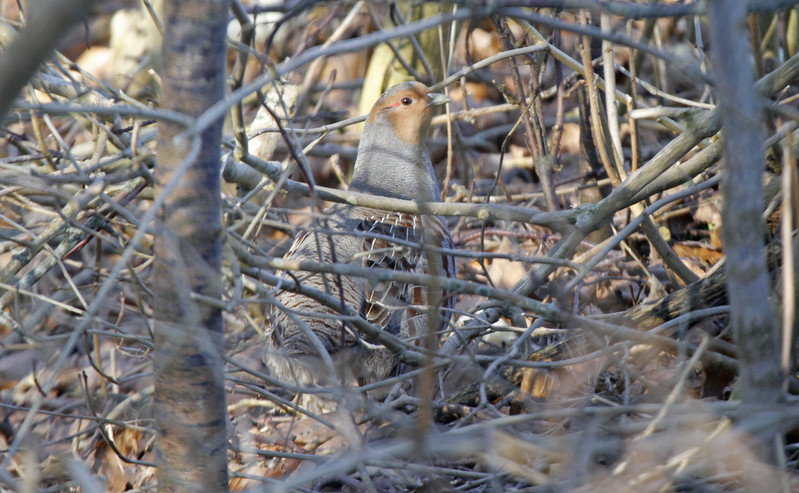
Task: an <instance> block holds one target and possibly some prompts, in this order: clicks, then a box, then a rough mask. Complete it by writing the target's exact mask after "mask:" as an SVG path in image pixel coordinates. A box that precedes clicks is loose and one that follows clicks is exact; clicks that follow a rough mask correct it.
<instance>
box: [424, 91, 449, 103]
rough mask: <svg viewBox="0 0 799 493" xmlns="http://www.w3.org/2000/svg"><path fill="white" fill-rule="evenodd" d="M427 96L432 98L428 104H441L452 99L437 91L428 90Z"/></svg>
mask: <svg viewBox="0 0 799 493" xmlns="http://www.w3.org/2000/svg"><path fill="white" fill-rule="evenodd" d="M427 97H428V98H430V102H429V103H427V106H441V105H442V104H447V103H449V102H450V101H451V100H450V99H449V97H447V96H446V95H444V94H441V93H437V92H428V93H427Z"/></svg>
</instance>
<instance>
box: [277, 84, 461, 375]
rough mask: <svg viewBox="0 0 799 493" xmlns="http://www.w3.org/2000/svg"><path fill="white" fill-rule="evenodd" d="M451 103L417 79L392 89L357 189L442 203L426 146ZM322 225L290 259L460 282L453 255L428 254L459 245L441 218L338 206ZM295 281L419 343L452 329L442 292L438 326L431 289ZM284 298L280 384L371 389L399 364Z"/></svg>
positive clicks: (367, 140) (360, 165)
mask: <svg viewBox="0 0 799 493" xmlns="http://www.w3.org/2000/svg"><path fill="white" fill-rule="evenodd" d="M446 102H447V98H446V97H444V96H443V95H441V94H435V93H431V92H430V91H429V90H428V88H427V87H426V86H425V85H424V84H421V83H418V82H405V83H401V84H398V85H395V86H393V87H392V88H390V89H388V90H387V91H386V92H385V93H384V94H383V95H382V96H381V97H380V99H379V100H378V101H377V102H376V103H375V105H374V107H373V108H372V110H371V111H370V112H369V116H368V118H367V120H366V124H365V127H364V130H363V134H362V136H361V141H360V144H359V146H358V157H357V159H356V161H355V166H354V170H353V176H352V182H351V184H350V188H349V189H350V190H353V191H358V192H366V193H370V194H374V195H380V196H385V197H395V198H399V199H406V200H410V199H416V200H420V201H425V202H433V201H438V200H440V199H439V197H440V192H439V188H438V184H437V183H436V178H435V174H434V172H433V166H432V164H431V162H430V156H429V154H428V152H427V149H426V147H425V144H424V140H425V138H426V135H427V132H428V129H429V127H430V121H431V118H432V114H433V107H434V106H437V105H441V104H444V103H446ZM320 223H321V226H322V229H324V230H326V231H318V230H317V231H314V230H313V228H308V229H306V230H303V231H301V232H300V233H299V234H298V235H297V237H296V239H295V241H294V244H293V245H292V247H291V248H290V250H289V251H288V253H287V254H286V255H285V257H284V258H286V259H289V260H312V261H317V262H319V261H321V262H326V263H331V262H337V263H341V264H349V265H355V266H360V267H369V268H383V269H394V270H398V271H406V272H411V273H422V274H430V273H435V274H437V275H439V276H446V277H454V276H455V262H454V259H453V258H452V257H451V256H450V255H446V254H441V253H433V254H431V255H429V256H428V254H427V252H428V251H429V248H428V249H426V246H428V247H429V246H433V247H438V248H444V249H451V248H452V247H453V244H452V237H451V236H450V233H449V230H448V229H447V225H446V223H445V222H444V221H443V220H442V219H441V218H439V217H437V216H429V215H425V216H415V215H409V214H403V213H397V212H387V211H382V210H377V209H371V208H366V207H352V206H347V205H342V204H336V205H333V206H331V207H328V208H326V209H325V210H324V211H323V220H322V221H320ZM420 242H423V245H420ZM283 275H284V276H285V275H286V274H285V273H284V274H283ZM293 275H294V277H295V278H296V279H297V280H299V281H300V282H301V283H303V284H305V285H307V286H309V287H312V288H315V289H317V290H320V291H324V292H327V293H328V294H330V295H332V296H334V297H335V298H336V299H340V300H342V301H343V302H344V303H346V304H347V305H349V306H350V307H353V308H354V309H355V310H358V311H359V313H360V316H361V317H363V318H364V319H366V320H367V321H369V322H371V323H373V324H376V325H377V326H379V327H380V328H381V329H383V330H385V331H388V332H390V333H392V334H394V335H396V336H398V337H399V338H400V339H402V340H405V341H407V342H409V343H411V344H417V345H420V343H419V340H420V338H421V337H422V335H423V334H426V333H427V332H426V331H428V330H434V331H435V332H436V333H437V334H440V332H441V331H443V330H445V329H446V327H447V325H448V324H449V320H450V316H451V311H452V305H453V297H452V296H451V295H449V293H446V292H443V293H442V297H441V310H440V316H439V317H436V318H437V322H438V324H437V326H436V327H430V323H429V321H428V316H427V313H428V304H429V303H428V294H429V293H428V288H427V287H426V286H424V285H414V284H411V283H401V282H379V283H371V282H369V281H368V280H367V279H365V278H363V277H357V276H345V275H340V276H339V275H334V274H320V273H304V272H301V273H293ZM276 300H277V303H276V304H275V305H274V306H272V307H271V308H270V320H269V322H270V327H269V329H268V330H267V340H266V343H265V349H264V353H263V361H264V363H265V365H266V367H267V368H268V369H269V370H270V371H271V373H272V375H273V376H275V377H277V378H278V379H279V380H281V381H284V382H286V383H291V384H295V385H300V386H307V385H330V384H334V383H336V382H337V381H342V382H346V383H358V384H366V383H371V382H374V381H377V380H380V379H383V378H385V377H386V376H387V375H388V374H389V373H390V372H391V370H392V369H393V368H394V367H395V365H396V361H395V357H394V355H393V354H392V352H391V351H389V350H388V349H386V348H385V347H384V346H382V345H376V344H374V343H370V342H369V341H368V340H367V339H366V338H365V337H364V336H363V334H361V333H360V332H359V331H358V330H357V329H355V328H354V326H353V325H352V324H350V323H347V322H346V320H345V319H344V318H343V317H342V311H341V310H340V309H339V310H336V309H333V308H330V307H328V306H324V305H322V304H321V303H319V302H317V301H315V300H313V299H311V298H308V297H305V296H302V295H299V294H295V293H292V292H287V291H283V292H280V293H279V294H278V295H277V296H276ZM343 320H344V321H343ZM312 336H313V337H315V338H316V339H318V340H314V339H313V337H312ZM320 343H321V348H324V350H325V351H326V352H327V353H328V354H329V355H330V357H331V359H332V361H333V363H334V369H335V371H336V373H337V375H336V376H335V377H333V378H331V375H330V371H329V368H330V366H329V365H325V364H323V361H324V359H323V357H322V355H321V354H320V351H319V350H320V349H321V348H320Z"/></svg>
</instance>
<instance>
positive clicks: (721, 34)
mask: <svg viewBox="0 0 799 493" xmlns="http://www.w3.org/2000/svg"><path fill="white" fill-rule="evenodd" d="M708 8H709V10H708V19H709V20H710V24H711V41H712V46H713V61H714V65H715V74H714V79H715V82H716V96H717V98H718V104H719V108H720V114H721V122H722V126H723V132H722V140H723V142H722V143H723V149H724V154H723V156H724V162H725V170H724V177H723V198H724V208H723V211H722V219H723V227H722V234H723V238H724V250H725V253H726V255H727V265H726V269H727V294H728V297H729V303H730V319H731V323H732V328H733V334H734V337H735V342H736V345H737V346H738V355H739V361H740V374H739V380H740V384H741V398H742V403H743V408H744V412H743V413H742V419H746V418H747V417H748V416H750V417H751V416H752V413H753V412H763V411H764V408H763V406H765V407H766V409H765V410H767V407H768V405H769V404H773V403H776V402H778V401H779V400H780V397H781V390H780V388H781V374H780V367H779V362H780V356H779V336H778V333H777V323H776V317H775V314H774V308H773V307H772V305H771V302H770V301H769V278H768V272H767V269H766V259H765V247H764V238H765V235H766V226H765V223H764V221H763V218H762V213H763V209H764V206H763V187H762V179H763V172H764V169H765V158H764V155H763V142H764V138H763V136H764V134H765V132H764V127H763V121H762V107H761V104H760V102H759V95H758V94H757V92H756V91H755V88H754V65H753V59H752V50H751V44H750V43H749V32H748V29H747V26H748V21H747V19H748V17H747V9H746V3H745V2H741V1H739V0H712V1H711V2H709V3H708ZM755 407H760V409H754V408H755ZM761 419H762V415H761ZM766 428H767V429H765V430H764V431H763V432H761V433H760V434H759V435H760V438H761V439H762V440H763V444H762V446H761V448H760V451H761V454H760V455H761V456H764V457H763V458H766V459H767V458H768V456H769V455H770V454H769V453H768V450H769V448H770V445H772V444H773V439H774V438H775V436H776V432H777V429H776V428H774V427H766ZM772 450H773V448H772Z"/></svg>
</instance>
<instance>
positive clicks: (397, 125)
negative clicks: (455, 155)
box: [368, 83, 431, 145]
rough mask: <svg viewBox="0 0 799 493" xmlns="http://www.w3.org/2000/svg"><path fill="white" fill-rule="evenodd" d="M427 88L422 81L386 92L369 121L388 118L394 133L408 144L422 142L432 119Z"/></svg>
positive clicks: (370, 114) (371, 113) (373, 109)
mask: <svg viewBox="0 0 799 493" xmlns="http://www.w3.org/2000/svg"><path fill="white" fill-rule="evenodd" d="M429 102H430V101H429V98H428V96H427V88H426V87H425V86H424V85H423V84H420V83H414V84H413V85H411V86H410V87H403V88H402V89H400V90H398V91H396V92H389V93H387V94H385V95H384V96H383V97H382V98H381V99H380V100H379V101H378V102H377V103H376V104H375V106H374V108H372V111H371V112H370V113H369V118H368V121H369V122H370V123H374V122H375V121H377V120H378V119H380V118H386V119H387V120H388V122H389V123H390V124H391V127H392V129H393V130H394V135H395V136H396V137H397V138H398V139H400V140H401V141H403V142H405V143H408V144H413V145H416V144H420V143H421V140H422V138H423V137H424V134H425V133H426V132H427V128H426V127H427V125H428V124H429V121H430V111H431V109H430V107H429V106H428V103H429Z"/></svg>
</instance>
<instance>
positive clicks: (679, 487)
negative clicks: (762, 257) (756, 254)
mask: <svg viewBox="0 0 799 493" xmlns="http://www.w3.org/2000/svg"><path fill="white" fill-rule="evenodd" d="M111 3H114V2H111ZM119 3H122V2H119ZM147 3H148V4H149V2H147ZM508 3H512V2H508ZM549 3H551V4H556V3H557V2H549ZM563 3H564V4H567V3H569V2H563ZM751 3H752V5H753V6H754V5H755V4H757V2H751ZM760 3H765V2H760ZM15 5H16V2H9V1H6V2H2V6H3V12H2V14H3V16H4V22H3V25H2V26H3V27H2V29H3V30H4V31H5V32H6V33H7V34H8V36H7V37H3V36H0V43H3V44H4V45H7V44H8V43H9V42H10V41H9V39H10V38H11V37H13V32H14V30H15V29H16V28H17V27H18V26H19V22H20V17H19V12H18V11H17V10H16V9H15ZM656 5H657V6H656ZM290 6H291V5H281V6H280V7H277V8H275V9H274V10H270V7H264V6H261V5H259V4H258V2H256V1H255V0H253V1H250V2H243V5H239V4H236V5H235V8H234V11H235V12H236V19H237V20H233V21H231V27H230V30H229V36H230V41H229V54H230V60H229V62H230V63H229V71H230V78H231V94H230V96H229V98H228V100H227V101H226V105H225V107H224V111H226V112H227V114H228V118H227V121H226V126H225V141H224V146H223V149H222V150H221V152H222V162H223V166H224V172H223V179H224V182H223V186H222V191H223V196H224V211H223V221H224V225H225V228H226V233H225V237H224V255H225V257H224V265H223V272H222V276H223V280H224V297H223V299H222V300H206V302H208V303H216V304H218V306H220V308H221V309H222V310H223V316H224V319H225V348H224V349H225V361H226V370H227V382H226V383H227V388H228V404H229V414H230V419H231V425H230V426H229V428H228V430H229V438H230V439H229V444H230V449H229V458H230V461H229V468H230V473H231V478H232V480H231V485H230V487H231V490H234V491H243V490H247V489H252V490H253V491H257V488H260V487H263V488H266V489H271V488H276V489H280V488H285V489H288V490H298V491H308V490H314V491H475V492H477V491H743V490H745V489H746V488H747V487H748V486H747V485H750V484H751V481H752V478H755V480H757V481H761V482H762V483H761V484H763V485H770V486H769V487H766V486H764V489H763V491H776V489H773V488H771V487H772V486H773V487H774V488H780V489H782V491H793V490H799V480H797V476H796V474H795V469H796V467H797V454H799V446H798V445H797V441H796V436H795V435H796V425H797V422H799V421H798V420H799V411H797V408H796V406H795V403H796V400H795V398H794V397H793V393H794V392H795V389H794V387H796V386H797V385H796V382H795V380H793V379H792V377H788V379H787V380H786V383H785V385H786V389H787V390H786V392H785V395H784V399H783V401H784V402H785V404H784V405H782V404H780V405H774V406H769V407H768V408H766V409H762V410H761V411H762V412H761V413H760V414H757V413H755V414H749V415H747V416H748V417H747V419H742V418H741V414H740V412H741V399H740V386H739V385H738V383H737V382H738V381H737V380H736V376H737V371H738V365H739V364H740V354H741V351H745V350H746V348H741V347H737V346H736V345H735V342H734V341H733V339H732V333H731V329H730V324H729V318H728V315H727V313H728V309H729V307H728V306H727V298H726V294H725V280H726V279H725V274H724V269H723V262H724V253H725V251H724V245H723V242H722V240H721V236H720V231H721V230H722V228H723V227H725V226H724V225H722V224H721V210H722V197H721V191H720V186H719V185H720V182H721V168H722V164H721V149H722V146H721V142H720V130H721V125H720V122H719V116H718V109H717V108H716V103H717V102H718V101H717V100H716V97H715V96H714V91H713V87H712V84H711V80H712V78H713V74H714V72H713V63H712V56H711V54H712V52H713V49H714V47H713V46H708V44H707V43H708V39H709V38H708V34H707V30H708V29H709V28H708V19H707V17H704V16H701V15H698V14H699V12H698V11H697V9H698V8H699V7H698V6H697V4H696V3H692V2H679V1H674V2H660V3H657V4H652V3H627V2H611V3H610V4H609V5H608V6H606V8H605V10H602V9H599V8H590V9H587V10H585V11H583V10H579V9H577V8H573V7H569V6H568V5H566V7H569V8H563V9H554V8H540V9H525V8H515V7H510V6H505V5H504V4H503V2H497V3H496V5H495V6H494V10H492V11H491V12H488V11H484V10H482V8H481V7H476V6H474V5H471V4H470V3H468V2H467V3H465V4H462V5H459V6H458V7H457V8H455V6H453V5H448V4H435V3H431V4H424V5H422V6H414V8H409V7H410V5H406V4H401V5H400V6H399V7H398V8H394V7H390V6H388V5H385V4H378V3H374V4H373V3H369V2H357V3H354V4H351V3H340V2H331V3H325V4H323V5H321V6H315V7H312V8H310V7H309V8H305V9H301V8H298V10H291V9H290ZM614 9H615V10H614ZM647 9H650V10H647ZM155 10H157V9H155ZM245 11H249V12H250V13H257V15H255V16H254V17H253V16H251V17H247V16H245V15H244V14H245ZM109 12H110V9H109ZM286 14H290V15H286ZM489 14H490V15H489ZM247 19H249V20H250V21H251V22H254V25H250V26H245V29H241V28H240V26H239V23H240V22H244V21H246V20H247ZM797 19H799V9H798V8H796V7H790V8H776V7H774V8H771V9H769V8H766V7H763V8H762V9H760V10H758V11H757V12H755V13H753V14H752V15H751V22H750V26H749V27H750V32H751V33H752V36H753V43H752V45H753V47H754V54H755V62H756V63H755V67H756V71H757V77H758V79H759V81H758V83H757V89H758V91H759V92H760V94H761V95H762V96H764V101H765V103H764V104H765V106H766V109H767V112H766V114H765V116H764V119H765V121H766V128H767V132H768V134H767V135H766V139H767V141H766V143H765V156H766V169H764V170H763V183H764V184H765V197H764V200H763V204H764V206H763V215H764V217H765V218H767V225H768V230H767V231H766V230H764V231H757V232H755V231H753V232H749V233H750V234H753V235H756V234H757V235H761V236H763V237H764V238H766V239H767V242H768V243H769V245H770V246H769V248H768V250H767V255H768V266H769V272H770V276H771V279H772V281H773V282H772V303H773V304H774V306H775V307H778V308H780V309H781V308H782V307H784V306H785V305H789V306H791V305H795V303H794V301H793V299H794V296H795V295H794V294H793V293H794V292H793V291H792V288H793V277H792V272H789V274H791V275H785V271H784V269H782V268H781V266H782V265H786V260H785V259H786V256H787V257H790V258H792V252H793V251H794V250H795V249H794V247H793V246H790V247H788V248H785V247H783V243H784V242H785V241H786V240H787V241H792V231H793V229H794V227H795V226H794V225H793V223H792V221H794V219H793V218H794V217H796V216H795V215H794V214H793V209H795V207H796V206H795V205H794V202H793V201H792V200H793V199H790V200H789V199H788V198H787V197H795V196H796V188H797V185H796V160H795V152H796V146H797V143H799V135H797V134H796V133H797V130H796V129H797V116H798V115H799V113H797V111H796V108H797V105H796V98H797V90H796V80H799V58H797V55H796V52H797V45H796V39H797V33H799V31H798V30H797V22H799V20H797ZM109 26H110V27H109ZM154 26H155V24H154V23H153V18H152V16H151V15H150V14H149V13H148V12H147V10H146V9H144V8H141V9H140V10H139V9H138V7H137V8H136V9H134V10H132V11H125V12H124V13H116V14H114V18H113V20H112V19H111V14H110V13H105V14H100V15H98V16H97V20H96V22H92V23H91V24H90V31H91V34H92V36H91V37H92V39H93V41H92V44H93V46H92V47H91V49H88V48H87V47H86V46H84V45H82V43H81V41H74V40H72V39H73V38H68V40H67V41H65V43H68V44H64V45H62V51H63V52H64V53H66V54H68V56H67V55H62V54H55V55H54V56H53V57H52V59H51V60H50V61H49V62H48V63H47V64H46V65H45V66H43V67H41V68H40V70H39V72H38V73H37V75H36V76H35V77H34V78H33V79H32V80H31V81H30V83H29V84H28V85H27V87H26V88H25V89H24V91H23V93H22V95H21V97H20V99H19V100H18V101H17V102H16V106H15V109H14V111H13V112H12V113H11V114H10V116H9V118H8V120H7V121H6V122H5V123H4V125H5V126H4V127H3V129H2V134H0V306H2V311H1V312H0V341H1V343H2V344H1V345H0V401H1V402H0V413H2V414H0V417H1V418H2V421H0V423H2V426H0V432H2V433H0V461H2V467H0V485H2V488H5V489H8V490H11V491H78V490H83V491H126V490H127V491H134V490H152V489H154V488H155V486H154V470H153V464H154V462H155V458H154V449H153V445H154V432H153V423H154V420H157V419H158V416H154V415H153V414H152V413H151V410H150V402H151V397H152V393H153V378H152V351H153V342H152V341H153V334H152V320H151V319H152V315H153V313H152V292H151V290H150V286H151V279H152V278H153V276H156V275H158V273H157V272H154V271H153V268H152V242H153V240H152V236H151V234H152V231H151V224H152V221H153V217H154V197H153V189H152V180H153V173H154V168H155V162H156V154H155V148H154V147H155V127H156V120H157V119H170V120H177V121H181V122H182V123H183V124H185V125H186V126H187V128H189V129H193V130H196V131H200V130H202V126H203V125H204V124H207V120H204V119H203V118H200V119H199V120H197V121H190V122H186V121H183V120H181V119H180V115H172V114H167V113H165V112H162V111H160V110H159V109H158V105H157V94H158V77H157V76H156V75H155V74H156V72H155V71H153V70H151V69H150V67H152V66H153V63H154V64H155V67H157V64H158V61H157V56H156V54H157V50H158V48H157V46H158V43H157V41H156V42H152V40H153V39H158V34H157V33H158V30H157V28H155V27H154ZM248 27H256V29H254V30H252V31H250V30H248ZM132 33H133V34H134V35H133V37H132V38H129V40H128V41H125V36H130V35H131V34H132ZM136 33H138V34H136ZM409 35H414V36H415V38H414V42H413V43H411V42H410V41H409V39H410V38H409V37H408V36H409ZM75 39H79V38H75ZM134 40H135V41H136V42H135V43H134ZM106 46H108V48H106ZM398 60H401V61H398ZM123 62H126V63H123ZM134 62H135V63H134ZM112 67H113V70H112ZM276 74H277V75H279V76H280V80H279V81H274V80H273V78H274V76H275V75H276ZM445 75H446V77H445ZM408 77H411V78H418V79H420V80H422V81H423V82H425V83H428V84H429V85H433V84H434V83H436V82H440V81H442V80H444V81H445V84H439V85H437V86H436V88H437V89H439V90H441V91H447V92H448V94H449V96H450V98H451V99H452V103H451V105H450V106H449V107H448V109H447V112H446V114H442V115H440V116H439V117H437V118H436V120H435V121H434V128H433V132H432V135H431V138H430V141H429V149H430V152H431V155H432V158H433V161H434V163H435V166H436V171H437V173H438V175H439V179H440V181H439V182H440V183H442V184H443V186H442V190H443V195H445V197H446V200H445V202H444V203H442V204H427V205H426V206H425V208H424V209H422V210H423V211H425V212H427V213H434V214H441V215H445V216H447V218H448V221H449V225H450V229H451V231H452V233H453V237H454V239H455V243H456V250H457V253H458V255H459V259H458V266H459V280H458V282H456V283H454V284H453V287H454V288H455V289H456V290H457V292H458V303H457V306H456V308H455V314H454V316H453V325H452V326H451V328H450V330H449V331H447V332H446V333H445V334H442V335H441V336H442V344H441V349H440V351H439V353H438V354H437V355H435V357H427V356H425V355H423V354H422V355H420V354H418V353H414V352H413V351H410V350H408V348H407V347H403V346H402V345H400V344H396V345H395V346H392V348H395V349H396V351H397V352H398V353H400V354H401V357H402V358H403V359H404V361H405V362H406V364H405V366H404V370H405V372H404V373H401V374H397V375H395V376H392V377H391V378H390V379H388V380H387V381H385V382H381V383H379V384H374V385H370V386H369V387H366V388H360V389H351V388H329V389H306V390H308V391H310V392H317V393H320V394H321V395H322V397H323V398H324V399H325V400H326V401H327V402H329V406H327V407H326V408H325V409H322V410H320V411H319V412H315V413H310V412H309V411H308V410H306V409H302V408H300V407H298V406H297V404H296V402H297V401H295V400H293V399H294V396H295V393H296V390H297V389H288V388H281V386H280V385H278V384H277V382H275V381H274V380H273V379H271V378H270V377H269V376H268V375H266V374H264V368H263V366H262V363H261V361H260V355H261V340H262V338H263V334H264V331H265V330H266V329H267V327H265V326H264V312H265V307H266V305H267V304H268V303H270V301H271V300H273V299H274V293H275V292H276V291H275V290H276V289H291V288H292V286H290V285H289V284H290V283H289V284H281V283H280V280H279V279H278V278H277V277H275V270H276V269H277V268H281V267H285V266H283V265H281V264H280V263H279V259H280V257H281V256H282V254H283V253H285V251H286V249H287V248H288V247H289V246H290V244H291V240H292V238H293V236H294V234H295V233H296V231H298V229H300V228H304V227H307V226H306V225H307V224H308V222H309V217H311V216H312V215H313V212H312V211H313V210H315V207H317V206H318V205H320V204H322V201H339V202H349V203H355V202H357V203H358V204H361V205H369V206H374V207H378V208H384V209H391V210H398V211H418V210H420V209H419V208H420V207H421V206H420V205H419V204H415V203H413V202H406V201H398V200H389V199H386V198H383V197H363V196H357V195H356V194H351V193H347V192H346V191H342V190H339V191H337V190H336V189H345V188H346V181H347V178H346V177H347V173H348V171H349V169H350V165H351V164H352V162H353V160H354V155H355V150H356V147H357V141H358V132H359V125H358V122H357V121H355V120H353V119H352V117H356V116H358V115H363V114H364V113H365V112H366V111H368V108H369V107H370V106H371V104H372V102H373V101H374V100H375V98H376V97H377V96H378V95H379V94H380V93H381V92H382V90H383V89H384V88H385V87H387V86H390V85H392V84H393V83H394V82H398V81H399V80H403V79H406V78H408ZM259 89H260V90H261V93H260V95H256V91H257V90H259ZM608 95H610V96H608ZM264 106H269V108H270V109H271V113H270V112H269V111H265V110H264ZM220 111H222V110H220ZM783 170H788V172H785V173H783ZM310 177H312V179H313V182H314V186H313V187H312V188H310V189H309V187H307V186H305V185H304V184H303V183H304V182H307V181H308V178H310ZM309 195H311V196H313V197H314V199H309V198H308V197H309ZM786 203H787V204H789V205H790V207H788V210H789V213H788V218H787V219H786V218H785V214H786V212H784V207H783V205H784V204H786ZM786 231H787V234H786ZM788 265H790V264H788ZM276 285H278V286H276ZM783 299H788V300H789V302H788V303H787V304H783V303H782V300H783ZM356 309H357V307H356ZM778 311H779V310H778ZM781 313H787V312H781ZM790 316H792V315H790ZM782 322H783V325H785V326H787V327H792V323H791V321H790V319H788V321H786V320H782ZM775 330H777V329H776V328H775ZM785 340H786V341H788V342H784V343H783V344H784V345H785V346H786V347H787V348H788V353H787V354H789V355H791V354H792V353H791V352H790V351H792V350H793V344H792V342H791V341H792V340H793V339H792V337H786V338H785ZM381 342H384V343H386V344H392V341H381ZM794 361H795V359H794V358H793V357H789V358H786V359H785V361H784V365H785V366H784V370H785V371H786V373H788V372H789V373H790V374H792V373H793V372H794V370H795V364H794ZM424 363H429V364H432V365H433V366H434V368H435V369H436V380H435V385H436V389H437V390H436V394H435V399H433V400H432V402H430V401H428V400H426V399H421V398H419V396H418V395H417V394H416V393H415V392H414V390H413V388H414V386H413V382H414V381H415V379H416V378H418V375H419V373H420V372H419V370H418V369H417V368H416V367H418V366H419V365H420V364H424ZM429 410H432V411H433V412H432V413H430V412H428V411H429ZM426 416H432V419H430V420H429V421H428V420H427V419H426V418H425V417H426ZM770 428H776V429H777V430H778V432H779V435H780V437H781V438H780V441H779V443H777V444H775V446H774V450H776V452H775V460H774V461H773V462H772V463H767V462H765V461H764V460H763V459H762V457H761V456H759V455H758V454H757V453H756V452H754V451H753V449H754V447H753V445H752V443H753V437H755V436H759V435H760V433H761V431H762V430H766V429H770Z"/></svg>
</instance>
